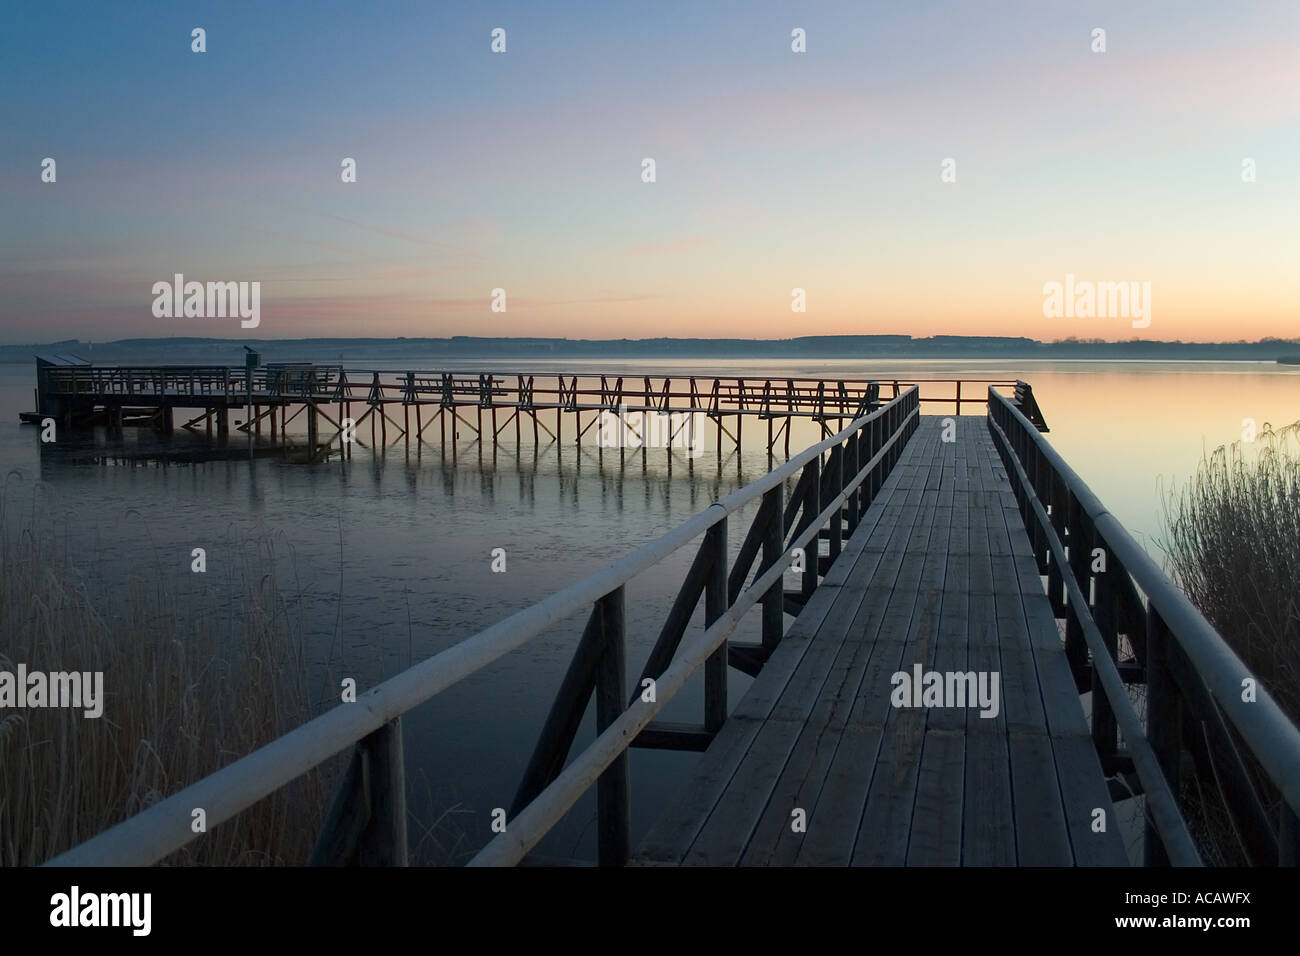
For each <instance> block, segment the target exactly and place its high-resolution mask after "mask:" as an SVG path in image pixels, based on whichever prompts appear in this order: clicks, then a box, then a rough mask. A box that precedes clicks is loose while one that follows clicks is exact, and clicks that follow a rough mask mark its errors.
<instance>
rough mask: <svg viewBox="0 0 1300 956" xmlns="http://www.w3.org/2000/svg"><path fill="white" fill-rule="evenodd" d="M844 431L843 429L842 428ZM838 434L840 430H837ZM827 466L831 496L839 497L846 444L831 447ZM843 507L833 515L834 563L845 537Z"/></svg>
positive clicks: (831, 554) (832, 545)
mask: <svg viewBox="0 0 1300 956" xmlns="http://www.w3.org/2000/svg"><path fill="white" fill-rule="evenodd" d="M841 431H843V429H841ZM837 434H838V432H837ZM827 466H828V467H829V468H830V472H831V487H830V497H831V498H832V499H833V498H837V497H839V494H840V492H841V491H843V490H844V446H843V445H836V446H835V447H834V448H832V449H831V457H830V461H828V462H827ZM842 512H843V508H842V507H840V508H836V509H835V514H833V515H832V516H831V544H830V557H831V562H832V563H833V562H834V561H835V559H836V558H838V557H839V556H840V542H841V541H842V540H843V538H844V522H843V520H842V519H841V514H842Z"/></svg>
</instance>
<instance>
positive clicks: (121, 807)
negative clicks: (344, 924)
mask: <svg viewBox="0 0 1300 956" xmlns="http://www.w3.org/2000/svg"><path fill="white" fill-rule="evenodd" d="M10 499H11V496H10V495H9V494H8V493H7V492H6V493H5V494H0V670H8V671H11V672H12V671H14V670H15V668H16V666H17V665H18V664H19V663H24V664H26V666H27V668H28V669H29V671H31V670H41V671H46V672H52V671H81V672H87V671H89V672H94V671H102V672H103V675H104V678H103V680H104V705H103V706H104V710H103V715H102V716H101V717H99V718H87V717H85V716H84V715H83V713H82V710H80V709H60V708H25V709H13V710H11V709H9V708H6V709H5V710H0V864H3V865H7V866H15V865H35V864H39V863H41V862H43V861H45V860H47V859H49V858H51V857H53V856H55V855H57V854H58V853H60V852H62V851H63V850H66V849H68V848H69V847H72V846H75V845H76V844H78V843H80V842H82V841H84V840H85V839H87V838H89V837H91V836H93V835H95V834H97V833H99V832H100V831H102V830H104V829H106V828H108V827H110V826H112V825H114V824H116V823H118V822H120V821H122V820H124V819H126V818H127V817H129V816H131V815H133V814H135V813H138V812H139V811H141V810H143V809H145V808H147V807H149V806H150V805H152V804H153V803H155V802H157V801H158V800H160V799H162V798H163V797H165V796H167V795H169V794H171V793H174V792H176V791H177V790H179V789H181V788H183V787H184V786H186V785H188V784H190V783H192V782H194V781H196V780H198V779H200V778H201V777H203V776H205V775H207V774H209V773H211V772H213V771H215V770H217V769H219V768H220V767H222V766H224V765H226V764H228V763H230V762H232V761H233V760H235V759H237V758H238V757H240V756H243V755H244V754H247V753H249V752H250V751H252V750H254V749H256V748H257V747H260V746H262V745H263V744H266V743H268V742H269V741H271V740H272V739H274V738H275V737H277V736H279V735H281V734H283V733H285V732H286V731H288V730H290V729H292V728H294V727H296V726H298V725H299V724H301V723H302V722H303V721H305V720H307V719H308V718H309V717H310V716H312V713H311V712H312V710H313V708H312V705H311V702H310V700H309V697H308V693H307V667H306V664H305V661H304V657H303V640H302V632H301V626H300V623H299V618H298V615H297V614H296V612H295V609H294V608H295V606H296V605H294V604H293V602H291V601H289V600H288V599H287V598H286V596H285V593H284V592H283V590H282V588H281V582H280V580H279V579H278V577H277V570H276V569H277V566H278V565H279V564H280V563H281V561H280V560H279V559H280V557H281V555H280V554H277V553H276V541H275V539H273V538H266V539H256V540H244V541H236V542H234V543H233V544H232V545H231V546H230V547H228V548H227V552H228V553H230V554H233V555H236V556H237V559H236V560H234V561H231V562H226V567H227V569H228V570H227V571H226V572H225V573H226V575H228V577H227V578H226V580H225V585H224V586H214V585H208V584H207V583H206V582H204V585H203V586H201V587H198V588H189V589H188V592H189V593H186V591H187V589H186V588H184V587H179V586H178V584H180V583H186V584H187V583H188V582H178V581H177V577H178V575H184V574H189V573H190V567H189V559H188V557H187V556H183V561H182V560H181V559H179V558H178V559H176V560H170V561H158V562H155V564H156V566H146V568H145V569H144V570H141V571H123V570H121V569H117V568H114V569H112V571H113V573H111V574H110V573H109V569H107V568H104V567H103V562H92V561H86V560H85V559H84V555H85V553H86V552H85V548H86V544H87V542H86V541H85V539H84V537H83V535H82V534H81V532H79V531H78V532H76V533H74V532H73V531H72V530H71V529H69V528H67V527H60V526H59V525H58V523H57V522H56V521H53V520H50V519H47V518H45V517H44V516H43V509H42V507H41V502H40V497H39V490H38V493H37V494H35V495H33V496H32V500H31V507H30V509H26V508H24V510H25V511H26V512H27V513H26V514H21V515H20V514H19V513H18V511H17V507H16V506H15V504H14V502H13V501H12V500H10ZM19 507H20V506H19ZM140 520H143V519H140ZM283 550H284V547H283V545H281V551H282V552H283ZM89 552H90V553H91V554H97V553H99V554H102V553H103V551H102V549H100V548H93V547H92V548H90V549H89ZM209 573H210V574H211V573H212V572H211V571H210V572H209ZM214 580H216V576H214ZM195 591H197V592H198V597H197V598H196V596H195V593H193V592H195ZM223 594H224V595H241V596H242V598H241V599H236V600H233V601H232V600H230V599H228V598H226V597H223V596H222V595H223ZM334 773H336V772H335V771H334V770H333V769H332V768H327V769H325V770H317V771H315V772H313V773H310V774H308V775H306V776H304V777H302V778H300V779H299V780H297V781H295V783H294V784H292V785H290V786H289V787H286V788H284V789H282V790H280V791H279V792H277V793H275V794H274V795H272V796H270V797H268V798H267V799H265V800H263V801H261V802H259V803H258V804H256V805H254V806H253V807H250V808H249V809H248V810H246V811H244V812H243V813H241V814H239V815H238V816H237V817H236V818H234V819H233V820H230V821H228V822H226V823H224V824H221V825H218V826H213V827H210V829H209V832H207V833H206V834H205V835H203V836H201V837H199V838H198V839H196V840H195V841H193V842H192V843H191V844H190V845H189V846H187V847H186V848H184V849H182V850H181V851H178V852H177V853H176V854H174V855H173V856H172V857H171V858H169V859H168V860H166V861H164V862H165V863H168V864H172V865H193V864H202V865H287V864H298V863H303V862H305V861H306V859H307V858H308V855H309V854H310V851H311V847H312V844H313V842H314V840H315V838H316V835H317V834H318V833H319V830H320V824H321V822H322V820H323V818H324V815H325V811H326V809H327V807H328V801H329V797H330V795H331V793H332V789H331V788H332V785H333V782H334V780H333V779H329V780H327V779H325V777H326V776H328V775H330V774H334Z"/></svg>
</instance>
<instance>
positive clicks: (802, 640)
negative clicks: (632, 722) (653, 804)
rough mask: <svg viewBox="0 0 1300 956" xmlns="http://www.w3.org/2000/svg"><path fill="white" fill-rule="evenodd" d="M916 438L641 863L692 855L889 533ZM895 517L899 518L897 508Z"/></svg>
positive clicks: (655, 832)
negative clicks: (857, 570) (850, 584)
mask: <svg viewBox="0 0 1300 956" xmlns="http://www.w3.org/2000/svg"><path fill="white" fill-rule="evenodd" d="M915 437H916V436H913V439H912V440H911V441H909V442H908V445H907V446H906V447H905V448H904V451H903V458H902V459H900V461H899V462H897V463H896V464H895V466H894V468H893V469H892V470H891V471H890V474H889V475H888V476H887V477H886V478H885V480H884V483H883V484H882V485H881V488H880V491H879V493H878V494H877V496H876V500H875V501H874V502H873V503H872V506H871V509H869V514H868V515H867V516H864V520H863V521H862V522H861V523H860V524H859V526H858V529H857V531H856V532H855V534H854V535H853V537H852V538H851V539H850V543H849V545H848V546H847V547H846V548H845V550H844V552H842V553H841V555H840V560H838V561H836V562H835V565H834V566H833V567H832V568H831V571H830V573H829V574H828V575H827V577H826V580H825V581H823V582H822V585H821V586H820V587H818V589H817V590H816V591H815V592H814V593H813V595H812V597H811V598H810V599H809V601H808V603H807V604H806V605H805V607H804V608H803V610H802V612H801V613H800V614H799V616H798V617H797V618H796V619H795V621H794V623H793V624H792V625H791V627H790V630H789V631H788V632H787V633H786V635H785V637H784V638H783V639H782V641H781V644H780V645H779V646H778V647H777V649H776V651H775V652H774V653H773V655H772V657H771V658H770V659H769V660H768V661H767V663H766V665H764V668H763V671H762V672H761V673H760V674H759V676H758V678H756V679H755V681H754V683H753V684H752V685H751V686H750V689H749V691H748V693H746V695H745V696H744V698H742V699H741V701H740V702H739V703H738V704H737V706H736V708H735V710H734V711H733V712H732V714H731V716H730V718H729V719H728V721H727V722H726V723H725V724H724V725H723V727H722V729H721V730H720V731H719V733H718V736H717V738H716V739H715V740H714V742H713V744H712V745H710V747H709V749H708V751H707V752H706V753H705V755H704V757H703V758H702V759H701V761H700V763H699V764H698V765H697V767H696V768H695V770H694V771H693V773H692V774H691V776H690V777H689V778H688V779H687V781H686V783H685V784H684V785H683V787H682V789H681V790H680V791H679V792H678V794H677V795H676V797H675V798H674V800H673V802H672V803H671V804H670V806H669V808H668V809H667V811H666V812H665V813H664V814H663V816H662V817H661V818H660V819H659V820H658V821H657V822H656V823H655V825H654V826H653V827H652V828H651V830H650V832H649V833H648V834H647V836H646V838H645V840H644V841H643V843H642V845H641V847H640V849H639V850H638V853H637V858H638V860H639V861H672V862H676V861H680V860H682V859H683V858H685V856H686V855H687V853H688V852H689V851H690V847H691V845H692V843H694V841H695V839H696V837H697V836H698V834H699V833H700V831H701V830H702V829H703V828H704V826H705V824H706V823H707V820H708V818H709V815H710V814H711V813H712V811H713V809H714V808H715V807H716V806H717V804H718V801H719V800H720V799H721V798H722V796H723V794H724V793H725V791H726V788H727V785H728V784H729V783H730V781H731V779H732V777H733V776H734V774H735V773H736V770H737V769H738V767H739V766H740V763H741V761H742V759H743V758H744V756H745V754H746V752H747V751H748V750H749V748H750V747H751V745H752V744H753V741H754V740H755V738H757V736H758V733H759V731H760V729H761V727H762V723H763V721H765V720H766V719H767V718H768V717H769V716H770V715H771V714H772V711H773V709H774V708H775V707H776V705H777V702H778V701H779V700H780V699H781V698H782V696H783V695H784V694H785V691H786V687H787V685H788V684H789V683H790V681H791V680H792V678H793V677H794V675H795V673H796V671H797V670H798V669H799V666H800V664H801V663H802V662H803V660H804V657H805V655H807V654H808V652H809V649H810V648H811V647H812V646H813V644H814V640H813V639H814V637H815V636H816V635H817V633H818V630H819V628H820V626H821V624H822V622H823V621H824V620H825V618H826V616H827V615H828V614H829V613H830V611H831V608H832V607H833V606H834V605H835V602H836V600H837V598H838V597H839V596H840V594H841V591H842V588H840V587H837V586H836V585H837V584H838V583H839V582H842V581H843V580H847V579H848V577H849V575H850V574H851V573H852V568H853V562H854V561H855V560H856V559H857V558H858V557H859V556H860V555H862V554H863V553H864V552H865V550H866V546H867V544H868V542H870V541H871V540H872V539H873V537H872V536H873V535H875V534H876V533H877V530H878V528H879V529H880V530H881V532H882V533H883V532H885V531H888V529H889V525H888V523H887V522H885V523H882V522H884V515H885V513H886V510H887V509H888V508H889V507H890V505H891V502H892V501H893V499H894V496H895V495H896V494H901V493H904V492H906V490H907V489H908V487H909V482H910V480H911V477H912V473H913V472H914V471H915V465H912V464H910V463H909V461H908V459H909V458H911V457H912V456H914V454H915V452H916V449H915V448H914V447H913V445H912V442H913V441H915ZM871 512H874V514H872V513H871ZM898 513H902V509H901V507H900V508H899V509H898ZM827 585H830V586H829V587H828V586H827Z"/></svg>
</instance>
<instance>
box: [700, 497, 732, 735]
mask: <svg viewBox="0 0 1300 956" xmlns="http://www.w3.org/2000/svg"><path fill="white" fill-rule="evenodd" d="M705 547H706V548H708V551H709V560H710V565H709V580H708V583H707V584H706V585H705V586H704V626H705V627H706V628H708V627H712V626H713V623H714V622H715V621H717V620H718V618H720V617H722V615H723V614H725V613H726V612H727V604H728V602H727V519H726V517H725V516H724V517H722V518H721V519H720V520H719V521H718V523H717V524H715V525H713V527H711V528H709V530H708V531H706V532H705ZM726 720H727V642H726V641H723V642H722V644H721V645H720V646H719V647H718V649H717V650H716V651H714V652H713V653H712V654H710V655H709V659H708V660H707V661H706V662H705V664H704V728H705V729H706V730H708V731H711V732H715V731H717V730H718V729H719V728H721V727H722V725H723V724H724V723H725V722H726Z"/></svg>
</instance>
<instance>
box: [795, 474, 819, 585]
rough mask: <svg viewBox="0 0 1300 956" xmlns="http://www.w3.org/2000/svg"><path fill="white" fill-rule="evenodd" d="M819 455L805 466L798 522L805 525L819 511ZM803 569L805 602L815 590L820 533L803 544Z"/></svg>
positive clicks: (812, 520)
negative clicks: (805, 486)
mask: <svg viewBox="0 0 1300 956" xmlns="http://www.w3.org/2000/svg"><path fill="white" fill-rule="evenodd" d="M821 464H822V460H821V456H820V455H818V456H816V457H814V458H813V460H812V461H810V462H808V464H807V465H806V466H805V468H807V470H808V487H807V488H805V489H804V499H803V514H804V517H803V521H801V522H800V524H803V525H807V524H811V523H814V522H816V520H817V515H818V514H820V513H821V510H822V506H821V487H822V475H821ZM805 551H806V553H805V554H804V569H803V596H804V601H805V603H806V602H807V600H808V598H810V597H812V594H813V592H814V591H816V590H817V570H818V568H817V565H818V564H819V563H820V562H821V544H820V535H818V534H814V535H813V536H812V540H811V541H809V542H808V544H807V545H805Z"/></svg>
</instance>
